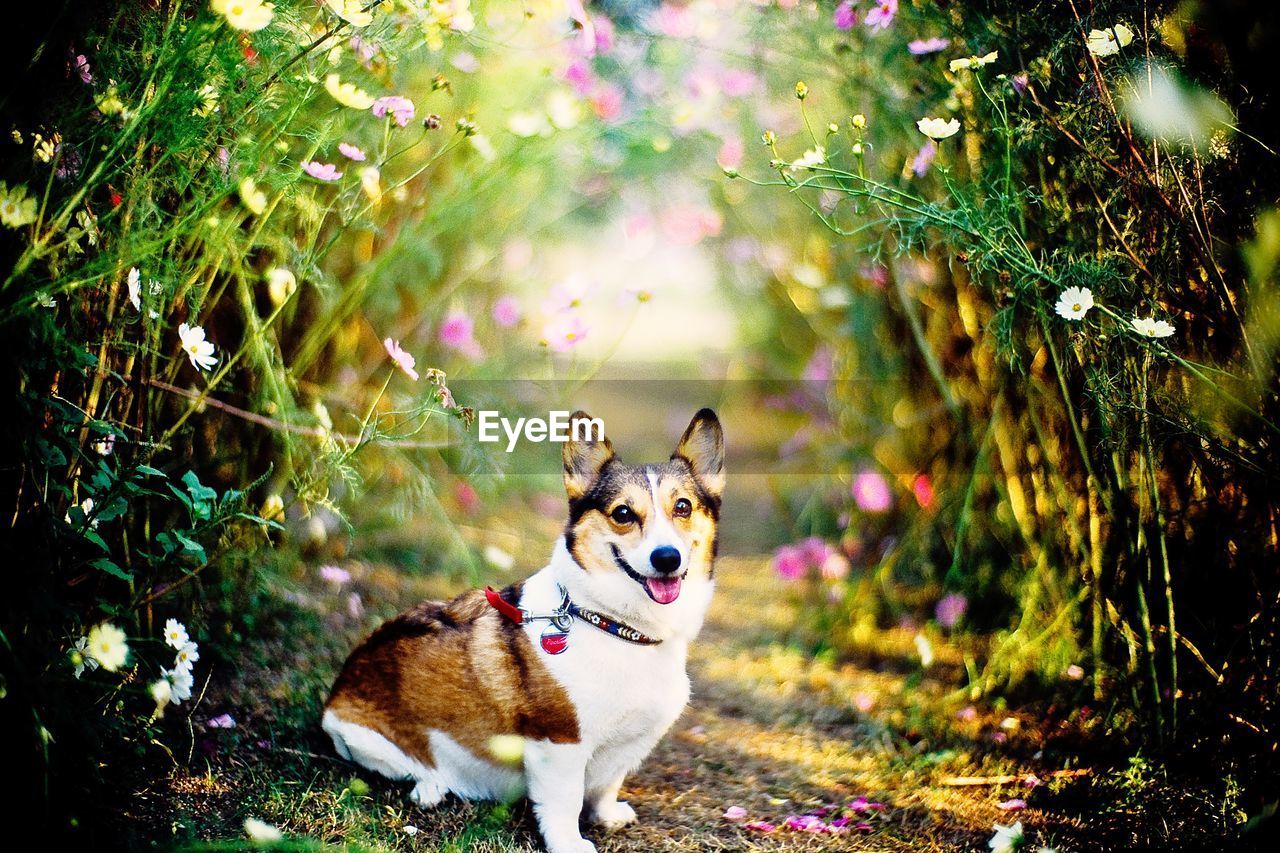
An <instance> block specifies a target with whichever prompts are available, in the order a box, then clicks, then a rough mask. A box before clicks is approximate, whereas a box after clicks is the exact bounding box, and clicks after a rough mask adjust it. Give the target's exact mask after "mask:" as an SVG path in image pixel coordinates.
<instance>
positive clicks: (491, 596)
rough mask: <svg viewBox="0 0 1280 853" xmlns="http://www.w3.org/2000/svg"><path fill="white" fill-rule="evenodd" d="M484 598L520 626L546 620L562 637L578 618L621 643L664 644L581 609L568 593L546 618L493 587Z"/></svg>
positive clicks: (601, 615)
mask: <svg viewBox="0 0 1280 853" xmlns="http://www.w3.org/2000/svg"><path fill="white" fill-rule="evenodd" d="M562 591H563V590H562ZM484 597H485V599H487V600H488V602H489V606H490V607H492V608H493V609H494V610H496V611H498V612H499V613H501V614H502V615H503V616H505V617H506V618H508V619H510V620H511V621H512V622H514V623H516V624H517V625H520V624H523V623H525V622H531V621H533V620H535V619H546V620H548V621H549V622H551V623H552V626H553V627H554V629H555V630H556V631H558V632H559V633H560V634H561V636H563V635H564V634H567V633H568V631H569V628H570V626H571V625H572V624H573V619H574V617H577V618H578V619H581V620H582V621H583V622H586V623H587V624H588V625H591V626H592V627H595V628H599V629H600V630H601V631H604V632H605V633H606V634H612V635H613V636H615V637H617V638H618V639H620V640H626V641H627V642H628V643H635V644H637V645H641V646H656V645H658V643H661V642H662V640H658V639H655V638H653V637H650V636H648V635H647V634H642V633H640V632H639V631H637V630H636V629H635V628H632V627H631V626H630V625H628V624H626V623H625V622H620V621H618V620H617V619H612V618H610V617H608V616H605V615H604V614H603V613H597V612H596V611H594V610H588V609H587V608H585V607H579V606H578V605H576V604H574V603H573V602H572V601H570V600H569V593H567V592H565V593H564V599H563V600H562V601H561V602H560V606H559V607H557V608H556V610H555V612H554V613H549V614H547V615H546V616H541V615H534V614H532V613H530V612H529V611H527V610H525V609H524V608H521V607H516V606H515V605H514V604H512V603H511V602H509V601H507V600H506V599H505V598H503V597H502V593H500V592H498V591H497V590H495V589H494V588H493V587H491V586H486V587H485V588H484ZM547 630H548V631H551V630H552V628H548V629H547ZM543 645H544V647H545V646H546V644H545V643H544V644H543ZM561 650H563V646H561ZM558 653H559V652H553V654H558Z"/></svg>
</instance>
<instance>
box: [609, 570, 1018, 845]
mask: <svg viewBox="0 0 1280 853" xmlns="http://www.w3.org/2000/svg"><path fill="white" fill-rule="evenodd" d="M717 577H718V579H719V585H718V589H717V598H716V601H715V603H714V605H713V606H712V610H711V613H710V616H709V620H708V624H707V628H706V630H705V632H704V634H703V636H702V637H701V638H700V642H699V643H698V645H697V646H696V648H695V650H694V653H693V657H692V660H691V665H690V669H691V673H692V676H693V681H694V693H695V695H694V698H693V701H692V703H691V705H690V708H689V710H688V711H687V712H686V713H685V715H684V717H682V718H681V720H680V721H679V722H678V723H677V724H676V726H675V727H674V729H673V730H672V732H671V734H670V735H669V736H668V737H667V738H665V739H664V740H663V742H662V744H661V745H660V746H659V748H658V749H657V750H656V751H655V753H654V754H653V756H651V757H650V759H649V761H647V762H646V763H645V765H644V766H643V767H642V768H641V770H640V771H639V772H638V773H637V774H635V776H633V777H632V778H631V779H630V780H629V782H628V784H627V785H626V786H625V788H624V792H623V793H624V795H625V796H628V797H629V798H630V800H631V802H632V804H633V805H634V806H635V808H636V811H637V813H638V814H639V816H640V823H639V824H638V825H637V826H636V827H633V828H630V829H628V830H626V831H624V832H621V833H619V834H617V835H616V836H615V837H612V838H608V837H606V838H605V839H604V843H602V844H601V850H602V851H623V850H655V851H659V850H661V851H665V850H673V851H674V850H679V851H686V850H755V849H760V850H793V849H794V850H813V851H819V850H851V849H877V850H886V849H888V850H931V849H939V850H955V849H978V848H981V849H983V850H985V849H987V848H986V840H987V839H988V838H989V837H990V836H991V834H992V832H991V826H992V824H993V823H994V822H996V821H999V822H1002V823H1005V824H1008V823H1012V821H1013V820H1014V819H1015V818H1014V817H1011V816H1010V813H1009V812H1006V811H1002V810H1001V809H999V808H997V805H996V804H997V803H1000V802H1003V801H1007V800H1008V799H1012V798H1014V797H1019V798H1025V797H1026V796H1027V795H1026V793H1025V786H1024V785H1023V784H1022V783H1013V784H1009V785H1005V786H991V785H976V786H956V785H943V784H938V783H939V782H940V780H942V779H943V778H944V777H947V776H952V777H955V776H962V775H966V774H967V775H969V776H973V777H976V776H983V777H990V776H996V775H1015V776H1024V775H1026V774H1027V773H1029V772H1030V768H1029V767H1024V766H1022V765H1020V764H1019V763H1018V762H1016V761H1014V760H1011V759H1005V760H1000V759H996V760H995V761H992V760H991V759H990V758H989V757H988V758H986V759H985V760H984V761H983V762H980V763H975V760H976V756H966V755H964V754H963V744H964V743H965V742H966V741H967V740H968V739H970V738H977V739H980V738H981V733H982V732H984V731H987V730H990V729H991V728H993V727H994V728H995V729H996V730H998V731H1002V732H1003V731H1004V729H1001V728H1000V726H999V724H1000V722H1002V721H1003V720H1004V719H1016V718H1003V717H1002V718H1000V719H999V720H993V719H990V718H988V719H982V714H981V712H979V711H978V710H977V709H976V708H970V709H969V710H965V709H966V708H968V707H969V706H966V705H961V704H959V701H958V700H955V699H952V698H951V696H950V694H953V693H954V690H953V689H952V688H950V687H949V686H948V685H945V684H943V683H941V682H937V681H933V680H929V679H923V680H921V679H919V678H918V676H917V674H916V670H918V665H916V664H915V663H914V661H910V660H905V659H899V660H898V663H899V664H900V667H899V668H900V669H901V670H902V671H901V672H897V673H895V672H893V671H885V670H892V667H885V668H884V669H882V670H881V671H873V670H871V669H867V668H862V667H858V666H853V665H844V666H834V665H832V664H830V663H827V662H825V661H824V660H823V659H821V657H820V658H819V659H818V660H814V659H812V658H810V657H809V656H807V655H803V654H801V653H800V652H798V651H796V650H795V649H792V648H789V647H788V646H787V645H785V644H783V642H782V640H783V639H784V638H785V637H786V636H787V632H788V630H789V629H790V628H791V626H792V625H794V624H795V619H796V615H797V614H796V609H797V606H798V605H797V603H796V602H795V600H794V596H795V590H794V589H793V588H790V587H788V586H785V585H784V584H783V583H781V582H780V581H778V580H776V579H775V578H774V577H773V575H772V573H771V572H770V571H769V570H768V568H767V566H766V565H765V563H764V562H763V561H760V560H727V561H725V562H724V564H723V565H722V566H721V567H720V568H719V570H718V572H717ZM885 639H886V645H887V646H892V645H894V644H896V645H897V646H898V647H899V651H900V652H901V653H903V654H904V655H905V654H907V653H908V652H907V650H908V649H912V651H911V652H910V654H914V651H913V648H914V647H913V645H912V644H911V643H910V638H904V637H889V636H886V638H885ZM889 657H892V655H889ZM957 712H958V713H957ZM939 715H944V716H945V717H947V718H950V719H951V720H954V721H955V725H954V726H949V725H946V720H943V725H942V726H941V727H939V728H940V730H939V731H938V732H935V733H933V734H932V735H931V736H925V735H924V734H923V733H922V732H921V731H920V730H919V728H918V725H919V723H921V722H925V723H927V724H929V725H930V726H935V727H936V726H937V724H938V722H939V720H938V719H937V717H938V716H939ZM971 715H972V716H971ZM926 718H929V719H926ZM962 718H963V719H962ZM1006 725H1009V724H1007V723H1006ZM948 729H950V731H947V730H948ZM1003 740H1004V741H1005V742H1006V743H1007V742H1008V739H1007V732H1006V733H1005V738H1003ZM983 752H984V753H985V752H986V750H985V749H984V750H983ZM860 797H861V798H863V799H865V800H867V801H869V802H871V803H883V804H884V805H885V808H884V809H883V810H876V809H868V810H866V811H863V812H861V813H860V814H859V813H858V812H853V813H849V812H843V813H844V814H847V815H849V814H851V816H853V820H851V821H850V823H849V824H848V825H847V826H846V832H845V833H842V834H829V833H814V832H804V831H796V830H793V829H787V828H785V822H786V819H787V817H789V816H792V815H799V816H803V815H806V814H809V813H812V812H821V811H822V809H823V807H827V808H831V807H833V806H836V807H838V806H847V805H848V804H850V803H851V802H854V801H856V800H857V799H858V798H860ZM730 806H740V807H742V808H743V809H744V810H745V811H746V817H745V818H744V819H743V820H742V821H739V822H733V821H730V820H726V819H725V818H724V814H725V811H726V810H727V809H728V808H729V807H730ZM839 814H841V812H838V811H831V812H829V813H827V814H826V815H825V816H824V817H825V820H826V821H830V820H832V819H833V818H834V817H836V816H837V815H839ZM1017 817H1018V818H1021V819H1022V820H1023V821H1024V823H1026V824H1028V825H1030V824H1032V823H1036V822H1040V821H1039V818H1040V816H1039V815H1037V814H1036V813H1035V812H1033V811H1030V810H1028V811H1024V812H1022V813H1020V814H1018V815H1017ZM751 821H761V822H766V823H770V824H773V825H775V826H776V827H778V828H777V829H775V830H774V831H773V832H762V831H760V830H755V829H750V828H747V826H749V822H751ZM859 824H865V825H869V827H870V828H869V829H868V828H866V827H865V826H864V828H862V829H856V827H857V826H858V825H859Z"/></svg>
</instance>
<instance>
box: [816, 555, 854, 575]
mask: <svg viewBox="0 0 1280 853" xmlns="http://www.w3.org/2000/svg"><path fill="white" fill-rule="evenodd" d="M850 568H851V566H850V565H849V558H848V557H846V556H845V555H844V554H841V553H840V552H839V551H834V550H833V551H832V552H831V553H830V554H828V555H827V558H826V559H825V560H823V561H822V564H821V566H820V567H819V571H820V572H822V577H823V579H824V580H829V581H838V580H844V579H845V578H847V577H848V576H849V569H850Z"/></svg>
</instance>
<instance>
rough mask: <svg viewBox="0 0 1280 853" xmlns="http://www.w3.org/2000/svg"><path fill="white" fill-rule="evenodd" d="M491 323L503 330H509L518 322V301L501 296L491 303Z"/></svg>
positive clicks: (512, 297) (510, 297)
mask: <svg viewBox="0 0 1280 853" xmlns="http://www.w3.org/2000/svg"><path fill="white" fill-rule="evenodd" d="M491 313H492V315H493V322H495V323H497V324H498V325H499V326H501V327H502V328H504V329H510V328H511V327H512V326H514V325H516V324H517V323H519V322H520V300H518V299H516V298H515V297H514V296H503V297H502V298H501V299H499V300H498V301H497V302H495V303H493V310H492V312H491Z"/></svg>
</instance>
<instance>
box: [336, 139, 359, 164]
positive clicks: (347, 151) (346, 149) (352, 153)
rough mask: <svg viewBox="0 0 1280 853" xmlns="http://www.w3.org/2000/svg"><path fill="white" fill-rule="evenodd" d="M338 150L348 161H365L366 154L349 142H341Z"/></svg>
mask: <svg viewBox="0 0 1280 853" xmlns="http://www.w3.org/2000/svg"><path fill="white" fill-rule="evenodd" d="M338 150H339V151H341V152H342V156H343V157H346V158H347V159H348V160H355V161H356V162H361V161H363V160H364V159H365V154H364V152H363V151H361V150H360V149H359V148H357V147H356V146H354V145H352V144H351V143H349V142H339V143H338Z"/></svg>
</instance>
